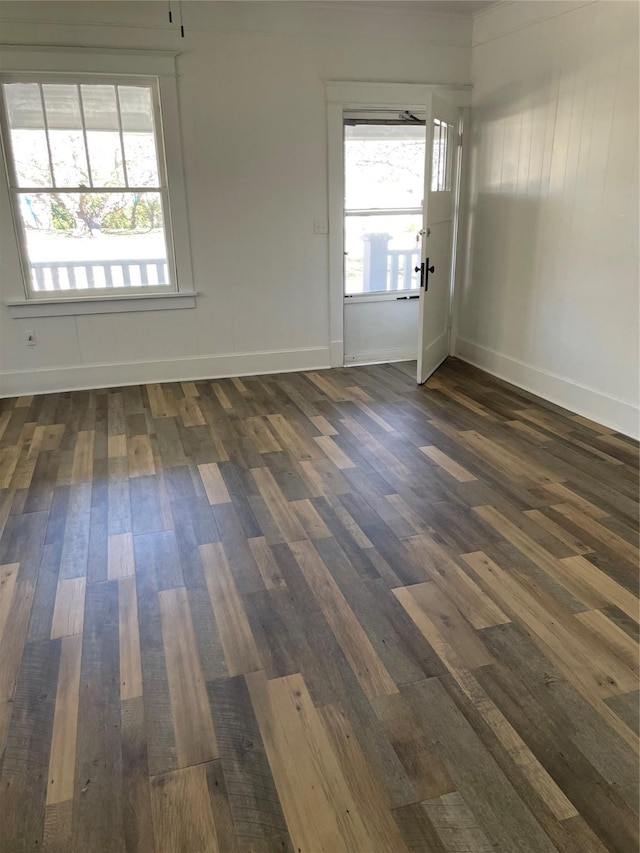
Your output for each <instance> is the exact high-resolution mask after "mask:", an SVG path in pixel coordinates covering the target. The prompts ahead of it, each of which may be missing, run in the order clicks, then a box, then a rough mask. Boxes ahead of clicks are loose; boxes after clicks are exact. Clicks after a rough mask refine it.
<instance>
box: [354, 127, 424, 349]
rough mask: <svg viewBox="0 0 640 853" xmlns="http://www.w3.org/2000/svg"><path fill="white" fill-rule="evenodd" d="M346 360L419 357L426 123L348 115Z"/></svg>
mask: <svg viewBox="0 0 640 853" xmlns="http://www.w3.org/2000/svg"><path fill="white" fill-rule="evenodd" d="M343 127H344V134H343V146H344V279H343V280H344V335H345V337H344V341H345V350H344V360H345V364H363V363H371V362H379V361H398V360H409V359H415V358H416V357H417V340H418V319H419V310H418V296H419V287H420V263H421V236H422V223H423V195H424V172H425V146H426V122H425V116H424V114H420V113H418V114H416V113H415V112H412V111H410V110H400V111H399V110H394V111H379V112H374V111H366V112H365V111H351V112H345V114H344V123H343Z"/></svg>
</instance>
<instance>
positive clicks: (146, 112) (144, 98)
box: [118, 86, 160, 187]
mask: <svg viewBox="0 0 640 853" xmlns="http://www.w3.org/2000/svg"><path fill="white" fill-rule="evenodd" d="M118 96H119V99H120V115H121V117H122V136H123V139H124V156H125V161H126V168H127V180H128V185H129V186H130V187H157V186H159V183H160V182H159V178H158V156H157V153H156V143H155V137H154V122H153V102H152V100H151V89H150V88H149V87H148V86H118Z"/></svg>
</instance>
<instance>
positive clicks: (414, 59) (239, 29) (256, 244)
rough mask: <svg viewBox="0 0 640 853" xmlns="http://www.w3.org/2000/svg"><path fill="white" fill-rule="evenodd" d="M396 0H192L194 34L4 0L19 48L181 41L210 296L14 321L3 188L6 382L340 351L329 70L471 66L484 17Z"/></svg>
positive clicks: (377, 77)
mask: <svg viewBox="0 0 640 853" xmlns="http://www.w3.org/2000/svg"><path fill="white" fill-rule="evenodd" d="M385 5H386V4H385ZM385 5H380V6H378V4H375V3H374V4H371V5H369V4H366V8H360V9H358V10H356V11H354V10H353V9H352V8H349V7H345V8H337V7H336V5H335V4H324V3H286V2H285V3H271V2H269V3H245V2H243V3H237V2H236V3H208V2H197V3H195V2H185V3H183V4H182V6H183V11H184V23H185V26H186V32H187V35H186V38H185V39H181V38H180V36H179V32H178V29H177V27H175V26H173V27H170V25H169V23H168V21H167V4H166V3H154V2H142V3H136V2H130V3H129V2H126V3H120V2H104V3H94V2H86V3H85V2H71V3H66V2H55V3H54V2H30V3H11V2H8V3H4V2H2V3H0V33H1V35H0V39H1V40H2V42H3V43H5V44H42V45H44V44H52V45H83V46H98V47H122V48H143V49H170V50H175V51H179V57H178V60H177V68H178V74H179V80H178V87H179V97H180V110H181V123H182V128H181V130H182V138H183V150H184V159H185V162H184V168H185V177H186V185H187V195H188V207H189V221H190V231H191V247H192V259H193V269H194V276H195V286H196V289H197V290H198V291H199V292H200V293H201V296H199V297H198V299H197V307H196V308H195V309H184V310H170V311H158V312H145V313H126V314H110V315H106V316H105V315H102V316H101V315H92V316H78V317H59V318H58V317H56V318H38V319H28V320H23V319H20V320H18V319H12V318H11V317H9V315H8V313H7V309H6V307H5V305H4V300H5V299H6V298H7V293H8V291H9V290H12V289H14V286H15V282H16V281H17V276H18V263H17V257H16V249H15V244H14V238H13V233H12V229H11V227H10V219H9V209H8V204H7V199H6V198H0V218H1V220H2V222H1V224H2V237H1V238H0V296H1V297H2V302H1V303H0V394H3V395H7V394H17V393H23V392H30V391H44V390H50V389H60V388H74V387H95V386H97V385H109V384H120V383H125V382H138V381H157V380H163V379H178V378H190V377H206V376H213V375H229V374H234V373H245V372H261V371H265V372H268V371H272V370H278V369H303V368H306V367H311V366H313V367H315V366H328V365H329V328H328V322H329V321H328V310H329V289H328V288H329V285H328V238H327V236H326V235H314V233H313V221H314V219H326V218H327V216H328V213H327V151H326V149H327V130H326V104H325V88H324V83H325V81H327V80H361V81H389V82H405V81H411V82H425V83H431V82H433V83H440V82H442V83H468V82H469V77H470V59H471V47H470V44H471V20H470V19H469V18H465V17H459V16H455V15H444V16H443V15H431V14H425V13H422V12H420V11H419V10H417V9H416V10H415V11H414V10H412V9H411V8H410V7H408V6H407V5H406V4H403V7H402V8H401V9H400V11H398V10H392V11H390V10H389V8H388V7H387V8H385ZM176 6H177V4H176ZM5 195H6V194H5ZM27 329H33V330H34V331H35V332H36V336H37V340H38V345H37V346H36V347H34V348H28V347H26V346H25V344H24V334H25V331H26V330H27Z"/></svg>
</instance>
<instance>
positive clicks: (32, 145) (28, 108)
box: [3, 83, 51, 187]
mask: <svg viewBox="0 0 640 853" xmlns="http://www.w3.org/2000/svg"><path fill="white" fill-rule="evenodd" d="M3 88H4V96H5V101H6V105H7V114H8V120H9V129H10V133H11V149H12V153H13V163H14V167H15V172H16V178H17V181H18V186H20V187H50V186H51V171H50V169H49V155H48V152H47V138H46V134H45V130H44V114H43V112H42V100H41V98H40V87H39V86H38V84H37V83H5V84H4V86H3Z"/></svg>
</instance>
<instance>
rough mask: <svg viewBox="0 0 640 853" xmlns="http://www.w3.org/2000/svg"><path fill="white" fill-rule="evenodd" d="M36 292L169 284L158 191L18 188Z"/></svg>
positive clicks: (160, 202) (33, 284)
mask: <svg viewBox="0 0 640 853" xmlns="http://www.w3.org/2000/svg"><path fill="white" fill-rule="evenodd" d="M19 201H20V211H21V214H22V219H23V223H24V231H25V235H26V243H27V254H28V260H29V264H28V266H29V270H30V274H31V281H32V286H33V289H34V290H35V291H50V290H74V289H83V288H126V287H145V286H158V285H169V284H170V280H169V270H168V263H167V246H166V241H165V234H164V227H163V226H164V223H163V216H162V197H161V195H160V193H151V192H150V193H142V194H137V193H91V192H87V193H64V192H60V193H54V194H52V193H20V196H19Z"/></svg>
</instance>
